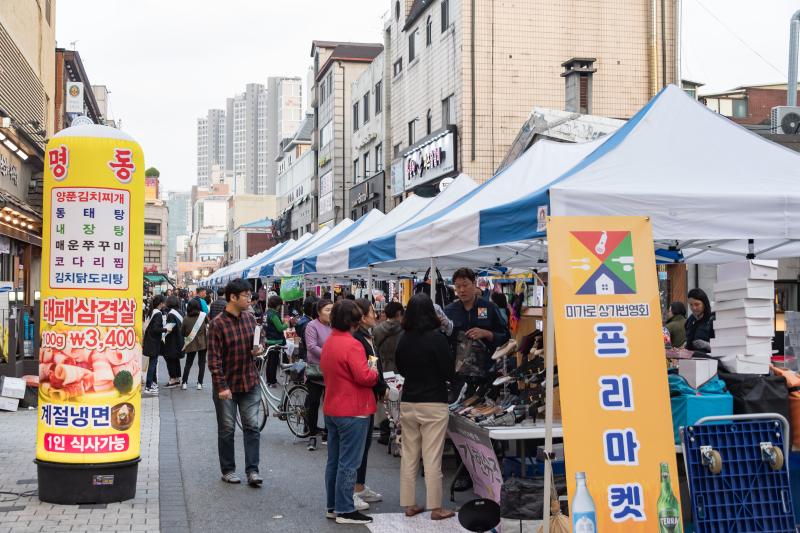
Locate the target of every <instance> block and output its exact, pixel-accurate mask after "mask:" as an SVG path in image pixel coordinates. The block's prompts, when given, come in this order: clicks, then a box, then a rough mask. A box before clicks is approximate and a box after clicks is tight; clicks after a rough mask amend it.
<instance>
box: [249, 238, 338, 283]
mask: <svg viewBox="0 0 800 533" xmlns="http://www.w3.org/2000/svg"><path fill="white" fill-rule="evenodd" d="M330 230H331V228H322V229H321V230H319V231H317V232H316V233H305V234H304V235H302V236H301V237H300V238H298V239H289V240H288V241H286V245H285V246H284V247H283V248H281V249H280V250H279V251H277V252H275V253H274V254H270V255H268V256H266V257H263V258H262V259H260V260H259V261H256V262H255V263H253V264H252V265H250V267H249V268H248V269H247V270H246V271H245V272H243V273H242V277H244V278H247V279H256V278H259V277H261V269H262V268H263V267H264V266H265V265H267V264H271V262H272V261H273V260H275V259H280V258H281V257H285V256H286V255H287V254H291V253H292V251H293V250H297V249H300V248H302V247H303V246H305V245H306V244H307V243H308V242H310V241H312V240H316V239H319V238H322V236H324V235H325V234H326V233H328V232H329V231H330Z"/></svg>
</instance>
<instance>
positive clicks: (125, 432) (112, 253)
mask: <svg viewBox="0 0 800 533" xmlns="http://www.w3.org/2000/svg"><path fill="white" fill-rule="evenodd" d="M45 165H46V166H45V173H44V176H45V177H44V228H43V231H44V239H43V245H42V283H41V294H42V299H41V305H42V308H41V316H42V321H41V330H42V343H41V350H40V352H39V363H40V364H39V411H38V413H39V421H38V431H37V436H36V464H37V467H38V475H39V499H40V500H42V501H45V502H50V503H59V504H80V503H105V502H113V501H122V500H127V499H130V498H133V497H134V496H135V494H136V475H137V468H138V463H139V428H140V425H141V409H140V405H141V383H142V379H141V372H142V370H141V362H142V350H141V344H140V342H141V330H142V285H143V281H142V280H143V278H142V275H143V273H142V263H143V259H144V258H143V254H144V242H143V238H144V237H143V234H144V230H143V228H144V156H143V154H142V150H141V148H140V147H139V144H138V143H137V142H136V141H134V140H133V139H132V138H131V137H130V136H128V135H127V134H125V133H124V132H122V131H119V130H116V129H114V128H109V127H106V126H98V125H94V124H92V125H80V126H73V127H71V128H67V129H65V130H62V131H61V132H59V133H58V134H57V135H55V136H54V137H53V138H52V139H50V141H49V142H48V143H47V154H46V159H45Z"/></svg>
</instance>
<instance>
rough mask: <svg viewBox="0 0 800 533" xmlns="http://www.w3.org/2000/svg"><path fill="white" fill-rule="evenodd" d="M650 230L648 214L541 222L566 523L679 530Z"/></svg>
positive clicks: (578, 527)
mask: <svg viewBox="0 0 800 533" xmlns="http://www.w3.org/2000/svg"><path fill="white" fill-rule="evenodd" d="M652 235H653V234H652V229H651V226H650V222H649V220H648V219H647V218H645V217H551V218H550V219H549V221H548V224H547V241H548V247H549V252H548V253H549V277H550V283H551V284H552V285H551V287H552V301H551V302H550V305H552V306H553V308H552V316H554V317H555V319H554V326H555V341H556V344H555V346H556V358H557V364H558V377H559V387H560V392H561V412H562V418H563V426H564V451H565V461H566V467H567V476H568V488H569V496H570V502H571V503H572V504H573V505H572V508H571V510H572V511H573V512H572V513H571V516H572V519H573V528H574V530H575V531H604V532H607V531H625V532H631V531H670V532H680V531H681V525H680V505H679V502H678V499H677V497H676V493H677V469H676V462H675V445H674V442H673V433H672V423H671V414H670V404H669V388H668V385H667V366H666V361H665V357H664V342H663V338H662V333H661V331H662V329H661V311H660V305H659V293H658V276H657V274H656V264H655V254H654V251H653V237H652ZM576 479H577V482H576ZM671 480H672V481H671ZM671 482H672V483H675V489H673V488H672V486H671Z"/></svg>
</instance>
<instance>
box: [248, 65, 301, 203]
mask: <svg viewBox="0 0 800 533" xmlns="http://www.w3.org/2000/svg"><path fill="white" fill-rule="evenodd" d="M302 91H303V82H302V80H301V79H300V78H297V77H295V78H286V77H272V78H268V79H267V114H266V179H265V180H264V181H262V182H259V190H258V194H271V195H274V194H275V183H276V181H277V179H278V164H277V160H278V159H280V157H279V156H280V155H281V154H282V144H283V142H284V140H286V141H287V142H288V140H289V139H291V138H292V137H294V134H295V132H297V128H298V127H299V126H300V122H301V121H302V119H303V112H302V109H303V107H302Z"/></svg>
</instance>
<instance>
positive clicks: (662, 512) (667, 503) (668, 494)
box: [656, 463, 682, 533]
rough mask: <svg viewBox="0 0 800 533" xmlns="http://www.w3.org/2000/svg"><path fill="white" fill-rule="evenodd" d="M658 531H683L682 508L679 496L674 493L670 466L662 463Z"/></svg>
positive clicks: (661, 532)
mask: <svg viewBox="0 0 800 533" xmlns="http://www.w3.org/2000/svg"><path fill="white" fill-rule="evenodd" d="M656 511H657V513H658V533H681V531H682V528H681V510H680V509H678V498H676V497H675V495H674V494H673V493H672V484H671V483H670V481H669V466H667V463H661V494H659V495H658V506H657V507H656Z"/></svg>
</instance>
